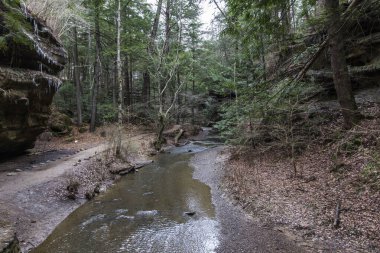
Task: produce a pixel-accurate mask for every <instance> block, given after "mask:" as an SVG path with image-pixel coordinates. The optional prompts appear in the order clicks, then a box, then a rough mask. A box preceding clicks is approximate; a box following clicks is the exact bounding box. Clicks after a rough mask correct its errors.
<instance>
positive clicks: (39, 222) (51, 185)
mask: <svg viewBox="0 0 380 253" xmlns="http://www.w3.org/2000/svg"><path fill="white" fill-rule="evenodd" d="M150 135H151V134H139V135H136V136H134V137H131V138H128V140H127V141H125V142H124V143H126V142H128V145H129V146H131V147H133V148H134V149H135V151H134V152H136V154H135V158H136V157H138V158H139V157H141V154H138V152H140V150H139V144H141V143H142V142H143V141H144V140H146V139H149V136H150ZM107 149H108V145H107V144H101V145H98V146H96V147H93V148H90V149H87V150H84V151H81V152H79V153H76V154H74V155H71V156H68V157H63V158H60V159H58V160H56V161H52V162H49V163H41V164H37V165H35V166H34V167H33V168H32V169H28V170H25V171H18V172H15V171H11V172H10V171H9V170H7V169H6V168H5V169H2V170H1V169H0V235H1V232H2V230H5V227H6V228H7V229H9V227H11V228H12V230H13V231H15V232H16V234H17V237H18V239H19V240H20V246H21V248H22V249H23V250H24V252H28V251H29V250H31V249H32V248H34V247H36V246H37V245H38V244H40V243H41V242H42V241H43V240H44V239H45V238H46V237H47V236H48V235H49V234H50V233H51V232H52V231H53V229H54V228H55V227H56V226H57V225H58V224H59V223H60V222H61V221H62V220H64V219H65V218H66V217H67V216H68V215H69V214H70V213H72V212H73V211H74V210H75V209H76V208H78V207H79V206H80V205H81V204H83V203H84V202H85V201H86V200H85V199H84V198H79V199H76V200H75V201H73V200H69V199H68V198H67V197H66V196H62V191H63V192H64V191H65V190H66V189H65V187H66V185H67V178H68V177H67V175H68V174H69V173H73V172H80V171H84V173H89V170H90V171H91V168H88V167H90V166H92V165H93V164H94V160H96V159H97V157H96V154H100V153H102V152H104V151H105V150H107ZM0 166H1V164H0ZM91 183H93V182H81V184H83V185H85V184H91ZM107 183H108V185H110V184H112V181H109V182H107ZM0 241H1V236H0ZM0 250H1V249H0Z"/></svg>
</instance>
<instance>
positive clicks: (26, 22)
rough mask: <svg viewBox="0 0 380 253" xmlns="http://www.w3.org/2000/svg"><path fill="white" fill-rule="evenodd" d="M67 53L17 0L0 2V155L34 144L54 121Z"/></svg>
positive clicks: (18, 150) (47, 29) (21, 149)
mask: <svg viewBox="0 0 380 253" xmlns="http://www.w3.org/2000/svg"><path fill="white" fill-rule="evenodd" d="M66 58H67V53H66V51H65V50H64V49H63V47H62V45H61V44H60V43H59V42H58V40H57V39H56V38H55V37H54V35H53V33H52V32H51V31H50V30H49V28H48V27H46V26H45V25H44V24H43V22H41V21H39V20H38V19H37V18H34V17H33V16H32V15H30V14H29V12H28V11H27V10H26V9H25V8H23V7H22V6H21V5H20V4H19V3H17V1H13V0H12V1H10V0H8V1H6V0H5V1H1V2H0V108H1V110H0V155H1V154H7V153H17V152H22V151H23V150H25V149H28V148H31V147H33V144H34V142H35V140H36V138H37V136H38V135H39V134H41V133H42V132H43V131H44V129H45V127H46V125H47V122H48V120H49V116H50V113H51V109H50V105H51V103H52V100H53V97H54V94H55V93H56V92H57V90H58V88H59V86H60V85H61V81H60V79H59V78H57V77H56V75H57V74H58V73H59V72H60V71H61V70H62V69H63V67H64V65H65V62H66Z"/></svg>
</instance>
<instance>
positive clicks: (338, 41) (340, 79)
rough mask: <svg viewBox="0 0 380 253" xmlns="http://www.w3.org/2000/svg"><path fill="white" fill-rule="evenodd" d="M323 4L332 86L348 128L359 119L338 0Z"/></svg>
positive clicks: (326, 1) (326, 0) (329, 0)
mask: <svg viewBox="0 0 380 253" xmlns="http://www.w3.org/2000/svg"><path fill="white" fill-rule="evenodd" d="M325 6H326V11H327V13H328V20H329V23H328V25H329V28H328V36H329V38H330V41H329V46H330V54H331V69H332V72H333V79H334V86H335V90H336V93H337V96H338V101H339V104H340V106H341V110H342V114H343V118H344V127H345V128H350V127H352V126H353V125H354V124H356V123H357V122H358V121H359V119H360V113H359V112H358V107H357V105H356V102H355V97H354V94H353V92H352V85H351V79H350V76H349V73H348V67H347V62H346V55H345V51H344V41H345V40H344V36H343V31H342V29H341V28H342V22H341V18H340V11H339V0H325Z"/></svg>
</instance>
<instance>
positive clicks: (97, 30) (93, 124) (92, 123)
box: [90, 0, 101, 132]
mask: <svg viewBox="0 0 380 253" xmlns="http://www.w3.org/2000/svg"><path fill="white" fill-rule="evenodd" d="M99 7H100V1H99V0H95V48H96V50H95V51H96V55H95V57H96V59H95V68H94V75H95V81H94V85H93V86H92V96H91V121H90V132H94V131H95V129H96V114H97V102H98V101H97V100H98V89H99V85H100V80H101V79H100V77H101V69H100V68H101V62H100V50H101V44H100V25H99V15H100V10H99Z"/></svg>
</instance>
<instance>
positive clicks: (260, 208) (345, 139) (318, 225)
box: [224, 103, 380, 252]
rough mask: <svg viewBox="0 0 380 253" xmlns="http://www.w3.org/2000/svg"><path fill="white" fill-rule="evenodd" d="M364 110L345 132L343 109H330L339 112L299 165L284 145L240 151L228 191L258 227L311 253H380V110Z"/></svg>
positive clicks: (230, 168)
mask: <svg viewBox="0 0 380 253" xmlns="http://www.w3.org/2000/svg"><path fill="white" fill-rule="evenodd" d="M360 110H361V112H362V114H363V115H364V116H365V119H363V120H362V121H361V122H360V124H359V125H357V126H355V127H354V128H353V129H351V130H343V129H342V128H341V127H340V126H341V125H342V118H341V117H339V110H334V109H332V110H331V111H323V115H324V116H326V115H327V114H334V115H333V116H332V117H330V120H328V121H327V122H324V123H323V124H321V125H320V126H319V128H320V129H319V136H318V137H316V138H314V140H313V141H312V142H310V143H307V145H303V147H302V148H301V149H300V152H299V153H297V155H296V156H295V157H294V160H293V159H291V158H290V157H289V155H288V154H289V152H286V151H287V150H288V147H287V146H286V145H282V144H280V143H271V146H270V145H266V146H262V147H260V146H256V147H255V148H249V149H244V148H242V149H235V151H232V155H231V156H230V158H229V161H228V162H227V165H226V169H227V172H226V176H225V180H224V188H225V189H226V191H228V193H229V194H230V195H232V198H233V199H234V201H236V203H237V204H239V205H241V206H242V207H243V208H244V209H245V210H246V211H247V212H248V213H250V214H251V216H252V217H254V218H255V219H256V220H257V221H258V222H261V223H263V224H271V226H275V227H277V230H279V231H283V232H284V233H287V234H289V235H291V236H292V237H294V238H297V239H296V240H299V241H304V245H306V246H307V247H309V248H310V249H311V251H312V252H380V229H379V228H380V216H379V210H380V155H379V154H380V153H379V151H380V107H379V104H378V103H365V104H360ZM331 119H335V120H331ZM336 119H337V120H336ZM295 170H296V174H295ZM338 203H340V207H339V208H338V209H339V211H338V213H339V221H340V224H339V225H338V226H334V221H336V220H337V218H338V216H337V206H338Z"/></svg>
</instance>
